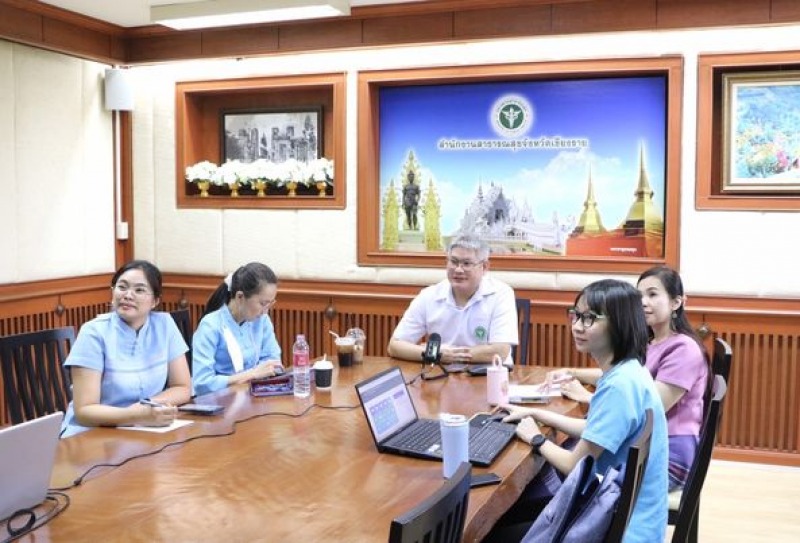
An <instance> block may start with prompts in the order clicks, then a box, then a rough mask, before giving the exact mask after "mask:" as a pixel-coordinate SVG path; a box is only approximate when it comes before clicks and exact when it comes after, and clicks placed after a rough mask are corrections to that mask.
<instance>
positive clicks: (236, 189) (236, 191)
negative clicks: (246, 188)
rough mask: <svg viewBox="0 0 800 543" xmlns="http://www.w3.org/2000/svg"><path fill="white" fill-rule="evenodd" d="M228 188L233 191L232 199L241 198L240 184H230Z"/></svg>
mask: <svg viewBox="0 0 800 543" xmlns="http://www.w3.org/2000/svg"><path fill="white" fill-rule="evenodd" d="M228 186H229V187H230V189H231V198H238V197H239V182H238V181H237V182H236V183H228Z"/></svg>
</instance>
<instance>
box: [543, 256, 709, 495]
mask: <svg viewBox="0 0 800 543" xmlns="http://www.w3.org/2000/svg"><path fill="white" fill-rule="evenodd" d="M637 287H638V288H639V292H641V293H642V306H643V307H644V314H645V319H646V320H647V325H648V327H649V328H650V343H649V345H648V347H647V357H646V360H645V367H647V369H648V370H649V371H650V373H651V375H652V376H653V379H654V380H655V382H656V390H658V393H659V395H660V396H661V401H662V403H663V404H664V410H665V411H666V414H667V429H668V434H669V489H670V490H675V489H676V488H681V487H683V485H684V483H685V482H686V477H687V476H688V475H689V470H690V469H691V466H692V462H693V461H694V456H695V452H696V450H697V443H698V436H699V435H700V426H701V424H702V421H703V398H704V396H705V393H706V389H707V387H708V383H709V364H708V354H707V353H706V349H705V347H704V346H703V343H702V342H701V341H700V338H698V337H697V334H696V333H695V331H694V330H693V329H692V327H691V325H690V324H689V320H688V319H687V318H686V312H685V310H684V306H685V304H686V296H685V294H684V292H683V282H682V281H681V277H680V275H678V272H676V271H675V270H673V269H672V268H668V267H666V266H656V267H654V268H650V269H649V270H647V271H645V272H644V273H643V274H642V275H640V276H639V280H638V281H637ZM595 370H596V369H595V368H576V369H569V370H566V371H565V370H556V371H553V372H550V374H548V382H551V383H552V382H557V381H559V380H560V381H562V385H561V392H562V393H563V394H564V395H565V396H567V397H570V398H572V399H574V400H577V401H581V402H588V401H589V399H590V398H591V397H592V394H591V392H589V391H588V390H586V389H585V388H583V386H581V384H580V383H590V384H594V383H595V382H596V381H597V379H598V378H599V377H600V375H595V374H596V373H597V372H596V371H595ZM569 379H574V380H572V381H569ZM579 381H580V382H579Z"/></svg>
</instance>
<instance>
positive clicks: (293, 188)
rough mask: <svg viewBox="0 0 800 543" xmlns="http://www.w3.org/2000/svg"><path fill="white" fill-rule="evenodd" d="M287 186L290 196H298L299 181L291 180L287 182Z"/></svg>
mask: <svg viewBox="0 0 800 543" xmlns="http://www.w3.org/2000/svg"><path fill="white" fill-rule="evenodd" d="M286 188H287V189H289V198H294V197H295V196H297V192H296V191H297V183H296V182H294V181H289V182H288V183H286Z"/></svg>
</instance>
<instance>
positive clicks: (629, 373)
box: [581, 360, 668, 543]
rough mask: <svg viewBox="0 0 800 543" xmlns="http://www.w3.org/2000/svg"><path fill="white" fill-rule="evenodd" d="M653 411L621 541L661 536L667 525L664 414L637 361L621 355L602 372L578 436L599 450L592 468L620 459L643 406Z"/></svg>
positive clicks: (645, 542)
mask: <svg viewBox="0 0 800 543" xmlns="http://www.w3.org/2000/svg"><path fill="white" fill-rule="evenodd" d="M648 408H649V409H652V410H653V434H652V437H651V438H650V456H649V458H648V460H647V464H646V467H645V472H644V479H643V481H642V487H641V489H640V490H639V496H638V498H637V500H636V505H635V507H634V509H633V514H632V515H631V520H630V523H629V524H628V529H627V530H625V536H624V537H623V542H624V543H633V542H641V543H653V542H655V541H664V534H665V532H666V529H667V508H668V505H667V449H668V441H667V419H666V416H665V415H664V406H663V404H662V403H661V398H660V397H659V395H658V392H657V391H656V387H655V383H654V382H653V378H652V377H651V376H650V372H649V371H647V369H646V368H645V367H644V366H642V365H641V364H639V362H638V361H637V360H626V361H623V362H620V363H619V364H617V365H616V366H614V367H613V368H612V369H611V370H610V371H608V372H606V373H604V374H603V376H602V377H601V378H600V380H599V381H598V382H597V390H596V391H595V393H594V396H593V397H592V400H591V403H590V405H589V416H588V417H587V419H586V427H585V429H584V430H583V433H582V434H581V437H582V438H583V439H585V440H586V441H591V442H592V443H594V444H595V445H599V446H601V447H603V449H604V451H603V453H602V454H601V455H600V457H599V458H598V459H597V463H596V470H597V473H599V474H603V473H605V471H606V469H607V468H608V467H609V466H616V465H618V464H623V463H625V461H626V460H627V457H628V449H629V448H630V446H631V444H632V443H633V442H634V441H635V440H636V438H638V437H639V433H640V432H641V430H642V428H643V427H644V421H645V410H646V409H648Z"/></svg>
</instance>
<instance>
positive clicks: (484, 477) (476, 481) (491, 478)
mask: <svg viewBox="0 0 800 543" xmlns="http://www.w3.org/2000/svg"><path fill="white" fill-rule="evenodd" d="M502 481H503V478H502V477H500V476H499V475H497V474H496V473H479V474H478V475H473V476H472V480H471V481H470V483H469V487H470V488H478V487H480V486H489V485H499V484H500V483H501V482H502Z"/></svg>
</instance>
